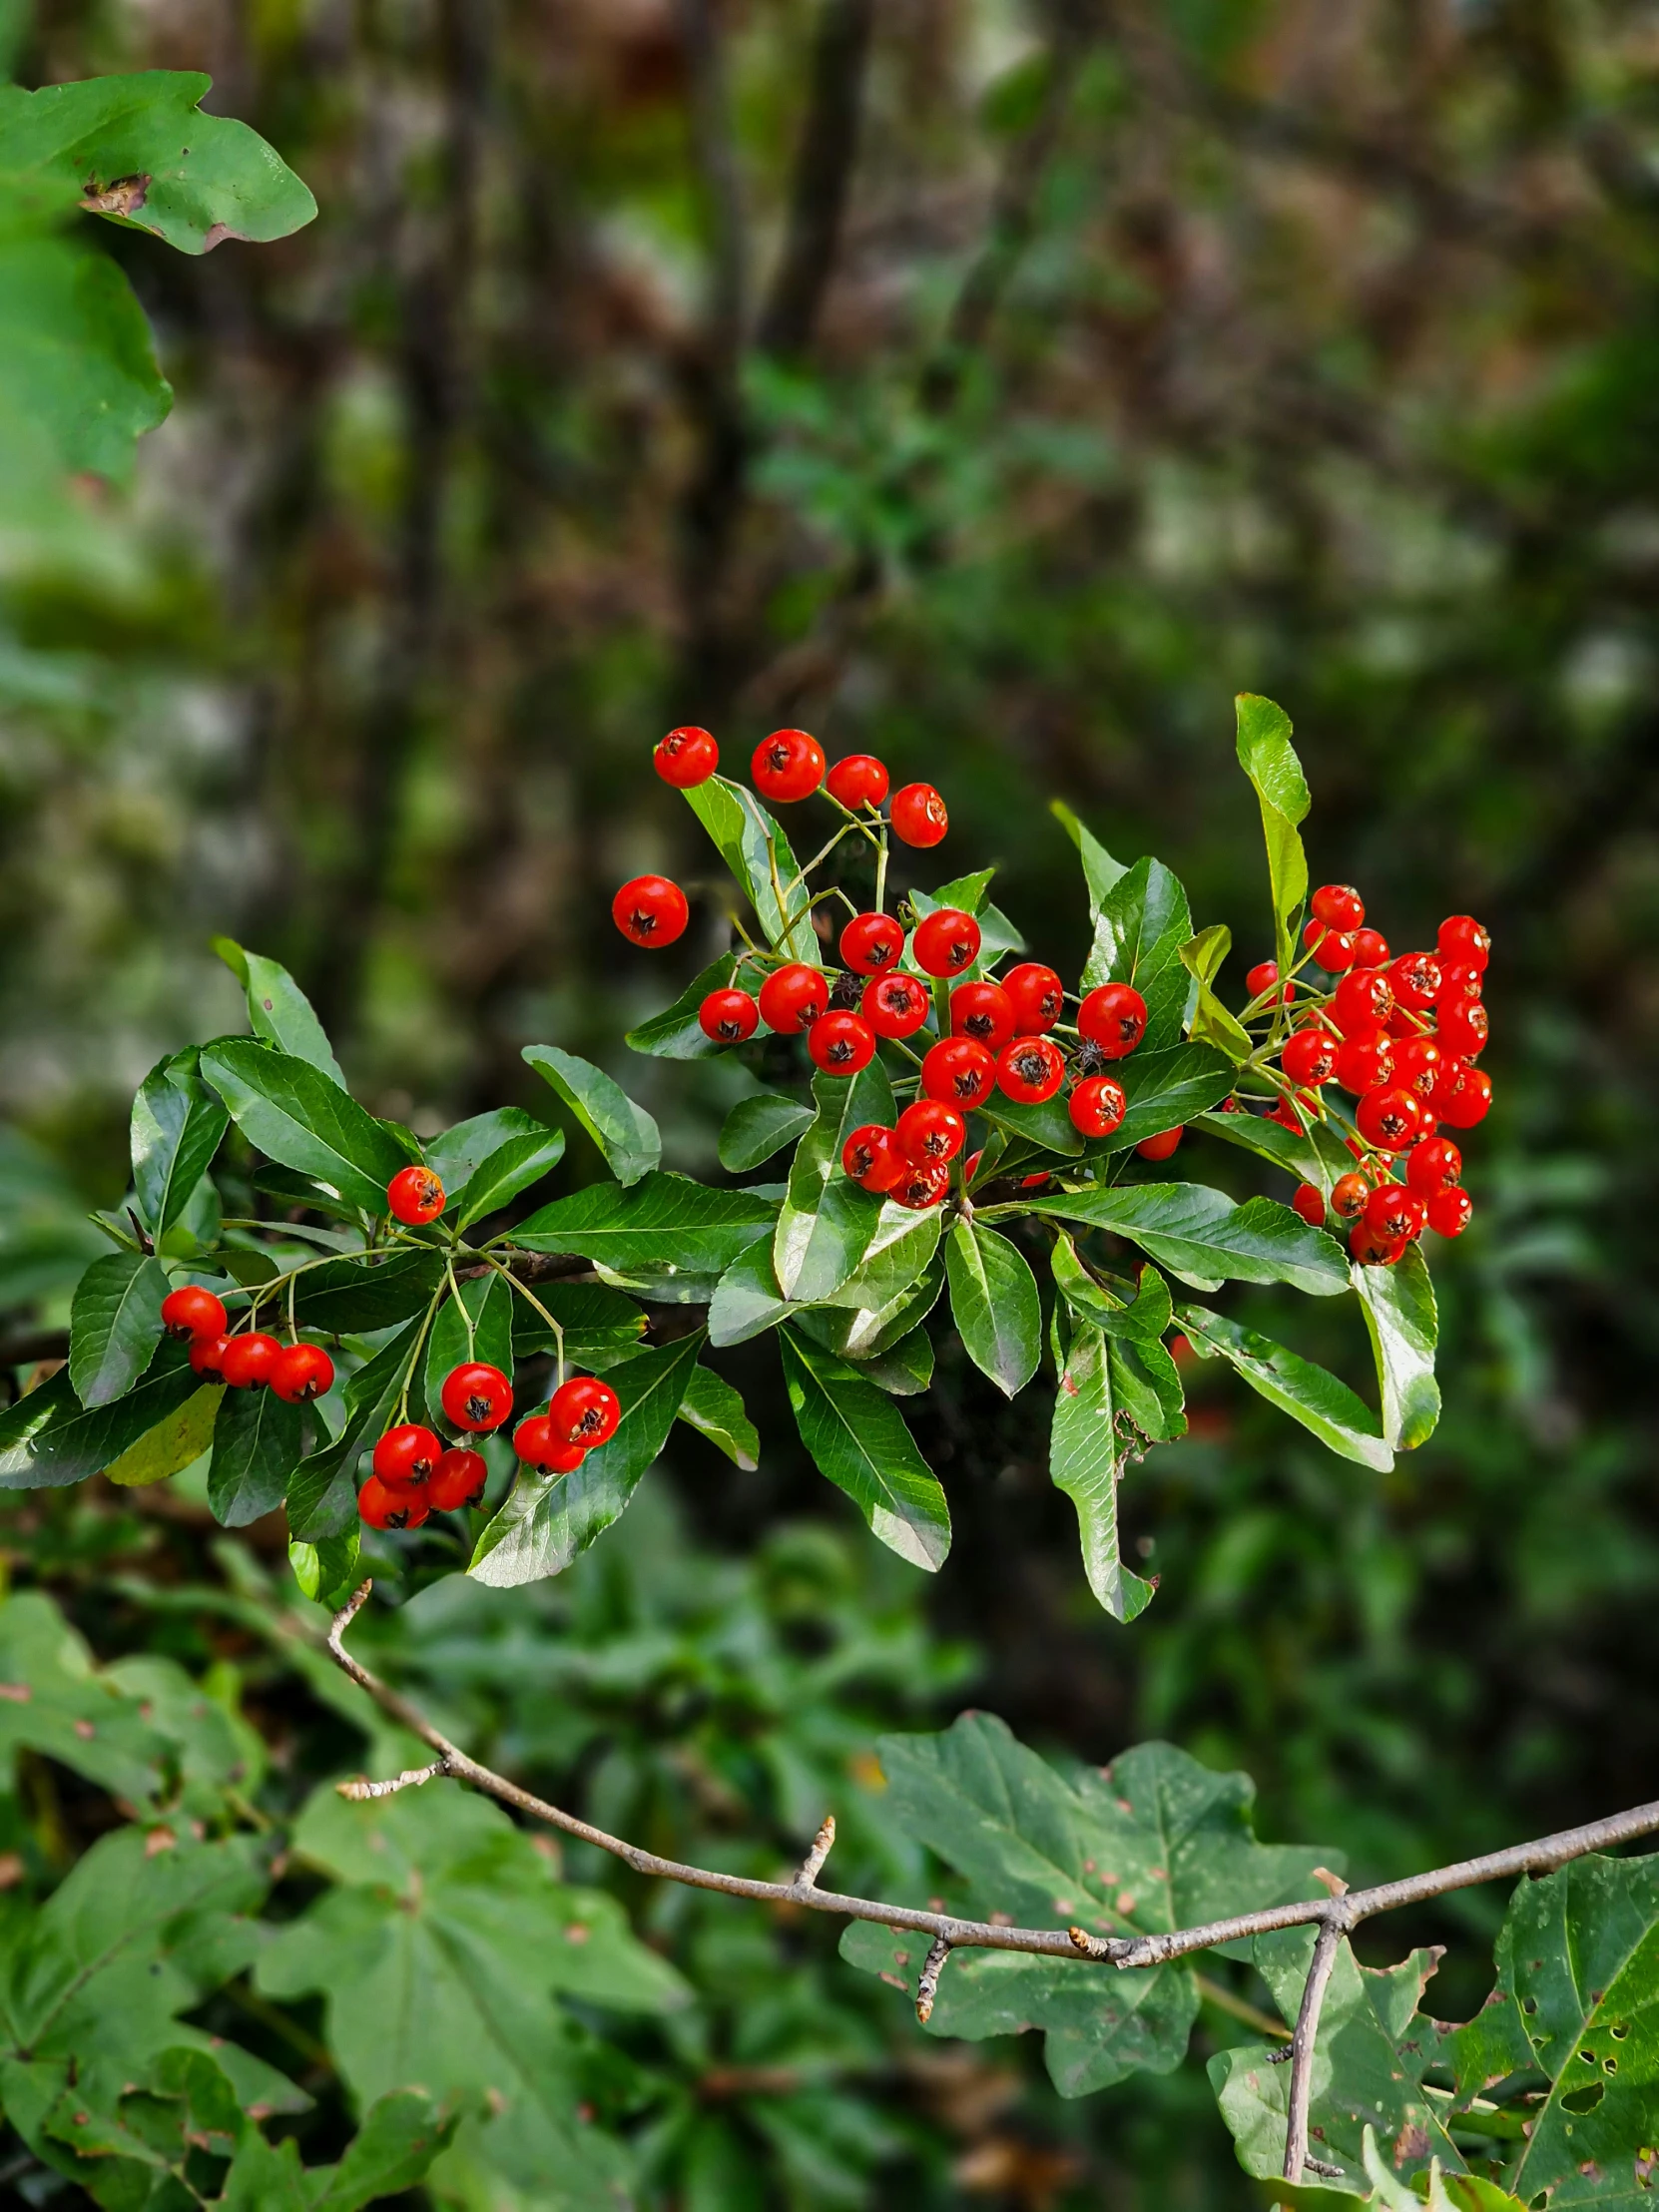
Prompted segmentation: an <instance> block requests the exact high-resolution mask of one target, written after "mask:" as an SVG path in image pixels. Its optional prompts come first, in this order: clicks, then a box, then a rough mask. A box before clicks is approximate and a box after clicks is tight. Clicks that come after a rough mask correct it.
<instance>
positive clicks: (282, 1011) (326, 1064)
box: [213, 937, 346, 1091]
mask: <svg viewBox="0 0 1659 2212" xmlns="http://www.w3.org/2000/svg"><path fill="white" fill-rule="evenodd" d="M213 946H214V950H215V951H216V952H217V953H218V954H219V956H220V958H221V959H222V960H223V961H224V962H225V965H226V966H227V967H228V968H229V969H230V970H231V973H232V974H233V975H234V976H235V977H236V978H237V981H238V982H239V983H240V984H241V985H242V987H243V989H244V990H245V991H246V992H247V993H248V1018H249V1020H250V1021H251V1022H252V1023H253V1025H254V1034H255V1036H256V1037H263V1038H264V1039H265V1041H266V1043H267V1044H274V1045H275V1046H276V1047H277V1051H278V1052H285V1053H287V1054H288V1055H289V1056H290V1057H291V1058H293V1059H295V1060H303V1061H305V1062H306V1063H307V1064H308V1065H309V1066H311V1067H313V1068H319V1069H320V1070H321V1072H322V1073H323V1074H324V1075H325V1076H327V1078H328V1080H329V1082H330V1083H337V1084H338V1085H339V1087H340V1089H341V1090H342V1091H343V1090H344V1089H345V1087H346V1084H345V1077H344V1076H343V1075H342V1074H341V1072H340V1064H339V1062H338V1061H337V1060H336V1059H335V1058H334V1053H333V1047H332V1046H331V1045H330V1044H329V1042H328V1038H327V1035H326V1033H325V1032H324V1030H323V1027H322V1024H321V1022H320V1021H318V1020H317V1018H316V1011H315V1009H314V1008H313V1006H312V1005H311V1002H310V1000H309V999H308V998H307V997H306V996H305V994H304V992H303V991H302V990H301V989H300V988H299V985H298V984H297V983H296V982H295V981H294V980H293V977H292V976H291V975H290V974H289V973H288V971H287V969H286V968H285V967H283V966H282V965H281V964H280V963H279V962H278V961H277V960H268V959H267V958H266V956H265V954H264V953H263V952H246V951H244V949H243V947H242V946H241V945H240V944H238V943H237V941H236V939H235V938H234V937H215V939H214V940H213Z"/></svg>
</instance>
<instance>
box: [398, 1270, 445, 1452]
mask: <svg viewBox="0 0 1659 2212" xmlns="http://www.w3.org/2000/svg"><path fill="white" fill-rule="evenodd" d="M448 1288H449V1286H448V1284H447V1283H440V1284H439V1285H438V1287H437V1289H436V1290H435V1291H434V1292H433V1293H432V1295H431V1297H430V1298H429V1299H428V1300H427V1302H426V1311H425V1313H424V1314H423V1315H422V1316H421V1318H420V1334H419V1336H417V1337H416V1339H415V1341H414V1351H413V1353H412V1354H411V1355H410V1357H409V1365H408V1369H407V1371H406V1373H405V1374H404V1377H403V1387H402V1388H401V1389H400V1390H399V1391H398V1393H397V1419H396V1422H395V1423H394V1424H393V1425H394V1426H396V1427H399V1428H400V1427H401V1426H402V1425H403V1423H404V1421H406V1420H407V1419H408V1417H409V1384H410V1383H412V1382H413V1381H414V1377H415V1370H416V1369H417V1368H418V1367H419V1365H420V1356H421V1354H422V1353H423V1352H424V1351H425V1349H426V1339H427V1337H428V1336H429V1334H430V1333H431V1328H432V1320H433V1317H434V1315H435V1314H436V1313H437V1310H438V1308H439V1307H440V1306H441V1305H442V1304H443V1295H444V1293H445V1291H446V1290H448Z"/></svg>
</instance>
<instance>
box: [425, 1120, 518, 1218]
mask: <svg viewBox="0 0 1659 2212" xmlns="http://www.w3.org/2000/svg"><path fill="white" fill-rule="evenodd" d="M547 1128H548V1124H547V1123H546V1122H544V1121H543V1120H542V1119H541V1118H540V1116H539V1115H537V1114H527V1113H525V1112H524V1110H523V1108H522V1107H519V1106H496V1107H493V1108H492V1109H491V1110H490V1112H489V1113H487V1114H474V1115H473V1116H472V1117H471V1119H470V1120H469V1121H458V1122H456V1124H455V1126H454V1128H453V1129H442V1130H440V1131H439V1132H438V1134H437V1135H436V1136H435V1137H428V1138H427V1140H426V1143H425V1145H424V1147H423V1148H422V1149H423V1150H424V1152H425V1155H426V1165H427V1166H428V1167H429V1168H430V1169H431V1171H432V1173H433V1174H434V1175H435V1176H436V1177H437V1178H438V1180H439V1182H440V1183H442V1185H443V1188H444V1192H445V1209H446V1210H447V1208H448V1207H450V1206H453V1205H454V1203H455V1201H456V1200H457V1199H458V1198H459V1197H460V1195H461V1193H462V1192H463V1191H464V1190H465V1189H466V1186H467V1185H468V1183H470V1182H471V1180H472V1178H473V1176H474V1175H475V1174H476V1173H477V1172H478V1170H479V1168H481V1167H482V1166H483V1164H484V1162H485V1161H486V1160H487V1159H488V1158H489V1157H490V1154H491V1153H492V1152H499V1151H500V1150H501V1148H502V1146H503V1145H505V1144H509V1143H511V1141H512V1140H513V1138H514V1137H526V1136H536V1135H538V1134H545V1133H546V1131H547Z"/></svg>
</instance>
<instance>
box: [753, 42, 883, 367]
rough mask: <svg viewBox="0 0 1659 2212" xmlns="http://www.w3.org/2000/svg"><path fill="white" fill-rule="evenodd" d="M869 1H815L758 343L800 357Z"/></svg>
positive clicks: (820, 270)
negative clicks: (778, 252)
mask: <svg viewBox="0 0 1659 2212" xmlns="http://www.w3.org/2000/svg"><path fill="white" fill-rule="evenodd" d="M874 13H875V0H821V4H820V8H819V16H818V27H817V31H816V33H815V35H814V39H813V65H812V85H811V87H810V90H809V93H808V100H807V121H806V125H805V128H804V129H803V131H802V134H801V150H800V152H799V154H798V155H797V157H796V165H795V177H794V180H793V183H792V186H791V191H790V220H789V230H788V232H787V234H786V237H785V241H784V254H783V259H782V261H781V262H780V263H779V265H778V274H777V277H775V278H774V280H773V286H772V293H771V296H770V297H769V298H768V300H767V303H766V306H765V308H764V310H763V311H762V314H761V325H760V330H759V333H758V342H759V344H760V347H761V350H762V351H763V352H766V353H778V354H791V353H800V352H804V351H805V350H806V348H807V347H808V346H809V345H810V344H811V343H812V337H813V329H814V325H815V324H816V323H817V321H818V314H819V308H820V307H821V306H822V304H823V301H824V294H825V291H826V289H827V288H828V286H829V283H830V276H831V274H832V273H833V270H834V266H835V249H836V245H837V242H838V240H839V237H840V228H841V217H842V215H843V213H844V211H845V207H846V195H847V188H848V186H849V184H850V182H851V177H852V169H853V165H854V163H855V162H856V160H857V155H858V124H859V111H860V109H861V107H862V95H863V83H864V66H865V62H866V60H867V58H868V55H869V32H870V23H871V20H872V19H873V16H874Z"/></svg>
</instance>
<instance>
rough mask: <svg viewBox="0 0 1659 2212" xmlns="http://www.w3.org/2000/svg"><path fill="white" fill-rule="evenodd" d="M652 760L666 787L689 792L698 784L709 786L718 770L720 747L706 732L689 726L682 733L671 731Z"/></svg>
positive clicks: (692, 725) (658, 746)
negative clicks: (668, 785) (711, 778)
mask: <svg viewBox="0 0 1659 2212" xmlns="http://www.w3.org/2000/svg"><path fill="white" fill-rule="evenodd" d="M651 761H652V766H653V767H654V768H655V769H656V771H657V774H658V775H659V776H660V777H661V778H662V780H663V782H664V783H665V784H672V785H673V786H674V788H675V790H676V791H681V792H689V791H690V790H691V789H692V787H693V786H694V785H696V784H706V783H707V782H708V781H709V779H710V777H711V776H713V774H714V773H715V770H716V769H717V768H719V766H720V747H719V746H718V745H716V743H715V741H714V739H713V738H712V737H711V736H710V735H709V733H708V731H707V730H699V729H698V728H697V727H696V725H695V724H688V725H687V726H686V728H685V729H683V730H671V731H670V732H669V734H668V736H667V737H666V738H663V739H661V740H660V741H659V742H658V745H657V750H656V751H655V752H654V753H653V754H652V756H651Z"/></svg>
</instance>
